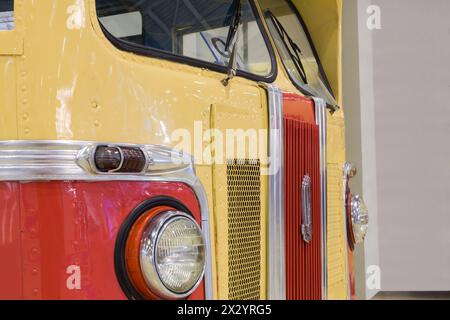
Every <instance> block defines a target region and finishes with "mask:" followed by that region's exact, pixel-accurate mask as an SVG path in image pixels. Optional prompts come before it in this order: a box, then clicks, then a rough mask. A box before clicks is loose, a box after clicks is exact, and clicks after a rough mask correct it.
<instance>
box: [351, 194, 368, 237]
mask: <svg viewBox="0 0 450 320" xmlns="http://www.w3.org/2000/svg"><path fill="white" fill-rule="evenodd" d="M350 210H351V220H352V232H353V237H354V239H355V243H360V242H363V241H364V238H365V237H366V234H367V228H368V225H369V211H368V210H367V207H366V204H365V203H364V200H363V198H362V197H361V196H360V195H352V197H351V203H350Z"/></svg>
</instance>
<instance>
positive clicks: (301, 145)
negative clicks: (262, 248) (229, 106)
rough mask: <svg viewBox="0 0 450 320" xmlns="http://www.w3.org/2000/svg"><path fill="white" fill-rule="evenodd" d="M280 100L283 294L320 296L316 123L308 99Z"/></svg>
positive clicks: (302, 297) (299, 297) (291, 297)
mask: <svg viewBox="0 0 450 320" xmlns="http://www.w3.org/2000/svg"><path fill="white" fill-rule="evenodd" d="M284 102H285V107H286V102H288V104H287V105H288V108H287V109H285V114H284V135H285V137H284V152H285V154H284V156H285V163H284V168H285V179H284V180H285V181H284V183H285V186H284V187H285V199H284V200H285V224H286V226H285V228H286V297H287V299H288V300H320V299H321V298H322V251H321V246H322V231H321V222H322V221H321V220H322V219H321V209H320V140H319V127H318V126H317V125H316V123H315V121H314V104H313V102H312V101H311V100H309V99H307V98H303V97H299V96H297V97H295V96H293V95H292V94H290V95H285V99H284ZM294 108H296V109H297V110H295V109H294ZM311 114H312V116H311ZM305 175H309V176H310V178H311V180H312V184H311V193H312V194H311V201H312V205H311V209H312V224H313V237H312V241H311V242H310V243H309V244H308V243H306V242H305V241H304V240H303V237H302V234H301V224H302V221H301V216H302V214H301V213H302V199H301V185H302V181H303V178H304V176H305Z"/></svg>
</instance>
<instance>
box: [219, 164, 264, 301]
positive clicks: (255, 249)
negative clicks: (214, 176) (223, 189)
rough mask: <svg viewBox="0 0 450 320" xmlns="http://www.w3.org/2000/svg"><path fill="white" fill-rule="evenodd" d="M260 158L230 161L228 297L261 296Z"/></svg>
mask: <svg viewBox="0 0 450 320" xmlns="http://www.w3.org/2000/svg"><path fill="white" fill-rule="evenodd" d="M260 169H261V166H260V161H259V160H231V161H228V163H227V186H228V248H229V249H228V270H229V271H228V290H229V292H228V298H229V299H230V300H258V299H260V298H261V288H260V281H261V173H260Z"/></svg>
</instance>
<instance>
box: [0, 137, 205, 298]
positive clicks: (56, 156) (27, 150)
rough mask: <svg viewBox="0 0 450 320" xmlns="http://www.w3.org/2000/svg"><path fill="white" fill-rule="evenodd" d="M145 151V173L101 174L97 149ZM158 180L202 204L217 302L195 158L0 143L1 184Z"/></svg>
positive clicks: (70, 144) (150, 150)
mask: <svg viewBox="0 0 450 320" xmlns="http://www.w3.org/2000/svg"><path fill="white" fill-rule="evenodd" d="M99 145H102V146H104V145H109V146H122V147H135V148H141V150H142V151H143V152H144V154H145V156H146V159H147V164H146V169H145V170H144V172H141V173H136V174H129V173H125V174H124V173H98V172H97V170H96V169H95V167H93V162H92V157H93V152H95V150H96V148H97V146H99ZM69 180H80V181H158V182H180V183H185V184H186V185H188V186H190V187H191V188H192V190H193V191H194V192H195V194H196V196H197V199H198V201H199V204H200V210H201V219H202V230H203V234H204V237H205V241H206V262H207V263H206V269H205V296H206V299H208V300H210V299H213V289H212V283H213V282H212V263H211V236H210V225H209V206H208V199H207V195H206V191H205V189H204V187H203V185H202V183H201V182H200V180H199V178H198V177H197V175H196V173H195V166H194V161H193V159H192V157H191V156H189V155H186V154H184V153H182V152H178V151H175V150H173V149H170V148H167V147H164V146H157V145H132V144H124V143H117V144H111V143H97V142H85V141H22V140H17V141H0V181H22V182H27V181H69Z"/></svg>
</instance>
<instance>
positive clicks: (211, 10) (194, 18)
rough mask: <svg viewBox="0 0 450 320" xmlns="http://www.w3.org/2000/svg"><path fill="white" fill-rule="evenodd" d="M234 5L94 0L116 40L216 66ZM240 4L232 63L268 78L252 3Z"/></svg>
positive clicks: (223, 60) (223, 58) (225, 55)
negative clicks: (234, 55) (234, 61)
mask: <svg viewBox="0 0 450 320" xmlns="http://www.w3.org/2000/svg"><path fill="white" fill-rule="evenodd" d="M233 5H234V6H233ZM235 6H236V2H235V1H231V0H220V1H219V0H159V1H158V0H152V1H151V0H97V1H96V7H97V15H98V17H99V20H100V22H101V24H102V26H103V28H104V29H106V31H107V32H108V33H109V34H110V35H112V36H113V37H114V38H116V39H118V40H120V41H121V42H123V43H127V44H131V45H134V46H137V47H140V48H145V49H149V50H151V51H159V52H163V53H167V54H170V55H173V56H178V57H185V58H188V59H195V60H197V61H202V62H206V63H208V64H213V65H218V66H222V67H226V66H228V60H229V58H230V54H229V50H226V49H225V46H226V43H227V38H228V36H229V32H230V26H231V25H232V23H233V20H234V19H233V15H234V14H235V11H236V10H235V8H234V7H235ZM240 9H241V10H240V12H241V18H240V24H239V28H238V29H239V31H238V34H239V36H238V38H237V39H238V43H237V68H238V70H241V71H244V72H247V73H250V74H254V75H258V76H261V77H268V76H270V75H271V74H272V60H271V56H270V52H269V49H268V46H267V45H266V42H265V39H264V37H263V34H262V33H261V29H260V26H259V24H258V22H257V19H256V16H255V14H254V11H253V8H252V6H251V4H250V3H249V1H247V0H242V1H241V6H240Z"/></svg>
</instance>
